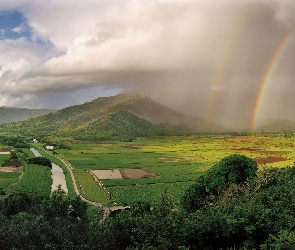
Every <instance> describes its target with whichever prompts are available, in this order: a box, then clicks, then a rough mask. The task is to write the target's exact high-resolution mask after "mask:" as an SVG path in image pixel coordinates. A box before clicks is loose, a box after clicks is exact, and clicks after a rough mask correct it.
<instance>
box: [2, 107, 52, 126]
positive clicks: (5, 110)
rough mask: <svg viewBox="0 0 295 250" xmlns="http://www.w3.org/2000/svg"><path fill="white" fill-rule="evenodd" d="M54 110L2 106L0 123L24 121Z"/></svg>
mask: <svg viewBox="0 0 295 250" xmlns="http://www.w3.org/2000/svg"><path fill="white" fill-rule="evenodd" d="M53 111H55V110H53V109H26V108H10V107H0V124H3V123H9V122H17V121H22V120H26V119H29V118H32V117H37V116H40V115H44V114H47V113H49V112H53Z"/></svg>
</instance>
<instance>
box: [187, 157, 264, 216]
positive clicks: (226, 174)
mask: <svg viewBox="0 0 295 250" xmlns="http://www.w3.org/2000/svg"><path fill="white" fill-rule="evenodd" d="M257 169H258V167H257V164H256V162H255V161H254V160H252V159H251V158H249V157H246V156H244V155H239V154H234V155H230V156H227V157H225V158H223V159H222V160H221V161H219V162H218V163H216V164H214V165H213V166H212V168H210V169H209V170H208V171H207V172H206V174H205V175H204V176H201V177H200V178H198V179H197V181H196V184H194V185H192V186H191V187H190V188H189V189H188V190H187V191H186V193H185V195H184V197H183V199H182V206H183V208H184V209H185V210H186V211H188V212H193V211H196V210H197V209H200V208H202V207H205V206H207V205H208V204H210V203H212V199H214V198H215V196H216V195H217V194H218V193H219V192H220V191H221V189H223V188H225V187H226V186H227V185H229V184H230V183H237V184H238V183H245V182H246V181H247V180H248V179H250V178H253V177H254V176H256V171H257Z"/></svg>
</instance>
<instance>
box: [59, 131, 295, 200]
mask: <svg viewBox="0 0 295 250" xmlns="http://www.w3.org/2000/svg"><path fill="white" fill-rule="evenodd" d="M294 145H295V140H294V139H293V138H285V137H284V136H283V135H282V136H276V137H254V136H247V137H246V136H245V137H219V138H212V137H206V138H202V137H200V138H198V137H193V136H192V137H163V138H153V139H145V138H139V139H137V140H136V141H134V142H128V143H126V142H113V143H99V144H84V143H74V144H72V149H71V150H65V149H60V150H56V153H58V154H59V155H60V156H61V157H62V158H64V159H66V160H67V161H69V162H70V163H71V165H72V166H73V168H74V169H75V171H74V173H75V178H76V180H77V181H78V183H79V185H80V188H81V191H82V192H81V193H82V194H84V195H85V197H88V198H89V199H91V200H93V201H96V202H102V203H104V204H120V205H130V204H133V203H135V202H139V201H140V202H155V201H157V200H158V199H159V196H161V194H163V193H164V192H166V193H168V194H169V195H171V196H172V197H173V199H174V201H175V202H176V203H179V202H180V198H181V197H182V195H183V194H184V192H185V190H186V189H187V188H188V187H189V186H190V185H191V184H193V183H194V181H195V180H196V178H198V177H199V176H200V175H202V174H203V173H204V172H205V171H206V170H207V169H209V168H210V167H211V166H212V165H213V164H214V163H216V162H218V161H219V160H220V159H222V158H223V157H225V156H228V155H231V154H244V155H246V156H249V157H251V158H253V159H255V160H256V162H257V163H258V164H259V168H263V167H270V166H271V167H284V166H291V165H292V164H293V163H294V159H295V153H294Z"/></svg>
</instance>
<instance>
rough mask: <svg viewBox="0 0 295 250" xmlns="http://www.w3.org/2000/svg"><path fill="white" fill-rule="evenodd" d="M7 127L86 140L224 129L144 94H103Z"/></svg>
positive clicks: (32, 132)
mask: <svg viewBox="0 0 295 250" xmlns="http://www.w3.org/2000/svg"><path fill="white" fill-rule="evenodd" d="M6 128H9V129H10V130H12V131H13V130H14V131H18V132H23V133H25V132H27V133H28V132H29V131H30V132H31V134H42V133H43V134H47V135H49V134H54V135H56V136H60V137H61V136H70V137H72V138H75V139H79V140H83V139H86V138H87V140H89V139H91V138H92V139H94V140H119V139H122V138H123V139H126V138H127V139H128V138H135V137H138V136H158V135H180V134H183V133H189V134H190V133H198V132H201V133H203V132H213V131H222V128H221V127H220V126H218V125H216V124H214V123H210V122H207V121H205V120H202V119H200V118H197V117H191V116H189V115H185V114H182V113H179V112H177V111H175V110H173V109H171V108H169V107H167V106H164V105H162V104H160V103H157V102H155V101H153V100H152V99H151V98H149V97H146V96H142V95H131V94H119V95H116V96H110V97H99V98H97V99H95V100H93V101H91V102H86V103H84V104H80V105H74V106H70V107H67V108H64V109H61V110H58V111H55V112H52V113H47V114H44V115H42V116H38V117H35V118H31V119H29V120H26V121H21V122H17V123H11V124H9V125H6Z"/></svg>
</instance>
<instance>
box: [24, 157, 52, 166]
mask: <svg viewBox="0 0 295 250" xmlns="http://www.w3.org/2000/svg"><path fill="white" fill-rule="evenodd" d="M28 163H29V164H37V165H41V166H47V167H49V168H52V165H51V161H50V160H49V159H47V158H46V157H35V158H30V159H28Z"/></svg>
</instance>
